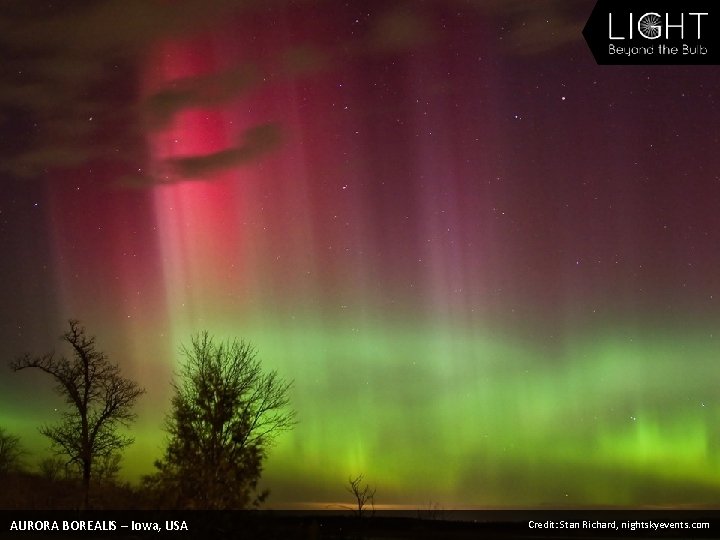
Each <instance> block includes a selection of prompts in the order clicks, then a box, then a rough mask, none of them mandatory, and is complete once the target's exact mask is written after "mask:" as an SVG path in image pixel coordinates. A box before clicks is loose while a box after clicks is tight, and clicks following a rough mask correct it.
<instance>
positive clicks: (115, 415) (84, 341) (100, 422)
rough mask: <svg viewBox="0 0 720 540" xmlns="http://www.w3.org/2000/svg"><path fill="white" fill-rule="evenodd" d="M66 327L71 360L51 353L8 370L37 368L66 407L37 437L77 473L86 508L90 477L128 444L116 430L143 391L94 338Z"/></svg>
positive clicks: (25, 358)
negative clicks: (49, 379) (51, 381)
mask: <svg viewBox="0 0 720 540" xmlns="http://www.w3.org/2000/svg"><path fill="white" fill-rule="evenodd" d="M69 325H70V329H69V330H68V331H67V332H65V334H63V336H62V340H63V341H66V342H67V343H68V344H70V346H71V347H72V350H73V357H72V358H71V359H67V358H65V357H64V356H63V357H60V358H55V355H54V353H49V354H46V355H44V356H41V357H38V358H33V357H31V356H30V355H28V354H26V355H24V356H23V357H21V358H18V359H17V360H15V361H14V362H12V364H11V367H12V369H13V370H14V371H20V370H23V369H27V368H37V369H40V370H41V371H44V372H45V373H47V374H49V375H51V376H52V377H53V378H54V379H55V381H56V382H57V386H56V387H55V390H56V392H57V393H58V394H60V395H61V396H63V397H64V398H65V401H66V403H67V404H68V405H69V408H68V410H67V411H65V412H64V413H63V416H62V420H61V421H60V423H59V424H57V425H54V426H48V425H45V426H43V427H42V428H40V433H42V434H43V435H45V436H46V437H47V438H49V439H50V441H52V444H53V447H55V449H56V450H57V452H58V453H59V454H64V455H66V456H67V457H68V458H69V465H71V466H77V467H78V468H79V469H80V472H81V478H82V486H83V504H84V506H85V507H86V508H87V507H88V506H89V498H90V478H91V477H92V476H93V475H95V474H96V472H99V470H98V467H99V466H101V465H104V464H106V463H109V462H112V461H114V460H115V459H116V458H115V457H114V455H115V454H118V453H119V452H120V451H121V450H122V449H123V448H125V447H126V446H128V445H129V444H131V443H132V442H133V439H132V438H131V437H127V436H124V435H121V434H120V433H118V428H119V427H120V426H128V425H129V424H130V422H132V421H133V420H134V419H135V417H136V415H135V413H134V412H133V407H134V405H135V402H136V401H137V398H138V397H140V395H142V394H143V393H144V392H145V390H143V389H142V388H140V387H139V386H138V385H137V384H136V383H135V382H133V381H131V380H130V379H126V378H124V377H122V376H121V375H120V368H119V367H118V366H117V365H116V364H111V363H110V362H109V360H108V358H107V356H106V355H105V353H102V352H100V351H97V350H96V349H95V338H94V337H87V336H86V335H85V328H84V327H83V326H81V325H80V322H79V321H76V320H70V321H69Z"/></svg>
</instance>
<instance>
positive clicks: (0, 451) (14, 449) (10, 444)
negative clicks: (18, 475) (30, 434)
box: [0, 427, 25, 476]
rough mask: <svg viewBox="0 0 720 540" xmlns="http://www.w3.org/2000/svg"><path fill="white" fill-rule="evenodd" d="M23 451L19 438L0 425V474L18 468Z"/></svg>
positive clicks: (20, 464)
mask: <svg viewBox="0 0 720 540" xmlns="http://www.w3.org/2000/svg"><path fill="white" fill-rule="evenodd" d="M24 453H25V452H24V451H23V449H22V446H21V445H20V439H19V438H18V437H16V436H15V435H11V434H10V433H8V432H7V431H6V430H5V428H1V427H0V476H1V475H3V474H7V473H9V472H11V471H16V470H18V469H20V467H21V466H22V456H23V454H24Z"/></svg>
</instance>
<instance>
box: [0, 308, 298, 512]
mask: <svg viewBox="0 0 720 540" xmlns="http://www.w3.org/2000/svg"><path fill="white" fill-rule="evenodd" d="M61 339H62V341H64V342H65V343H67V344H68V345H69V346H70V349H71V351H72V355H71V356H69V357H66V356H59V357H58V356H56V355H55V353H48V354H45V355H42V356H32V355H30V354H25V355H23V356H21V357H20V358H17V359H15V360H14V361H13V362H11V364H10V367H11V369H13V370H14V371H23V370H26V369H37V370H40V371H42V372H44V373H46V374H47V375H49V376H50V377H51V378H52V379H53V380H54V382H55V391H56V392H57V394H59V395H60V396H61V397H62V398H63V399H64V401H65V404H66V408H65V410H64V411H63V412H62V413H61V418H60V420H59V421H58V422H57V423H55V424H47V425H43V426H42V427H40V433H42V434H43V435H44V436H45V437H47V438H48V439H49V440H50V443H51V446H52V449H53V450H54V452H55V454H56V456H57V458H56V459H55V460H51V461H46V462H44V463H45V466H49V464H52V463H55V465H56V466H57V465H59V463H58V460H60V459H61V460H62V463H63V464H64V467H65V469H66V470H70V471H72V472H74V473H75V474H76V475H77V476H79V478H80V481H81V482H80V484H81V493H82V499H81V501H80V504H81V506H82V507H85V508H89V507H90V506H91V502H92V498H91V487H92V485H93V483H94V481H95V480H96V479H97V478H102V477H103V476H106V475H108V471H110V475H112V472H116V471H117V470H118V468H119V462H120V457H121V454H122V451H123V449H124V448H126V447H127V446H128V445H130V444H131V443H132V442H133V438H132V437H130V436H128V435H126V434H125V432H124V430H123V428H128V427H129V426H130V424H131V423H132V422H133V421H134V420H135V419H136V416H137V415H136V413H135V412H134V409H135V406H136V404H137V402H138V400H139V399H140V398H141V396H142V395H143V394H144V393H145V389H143V388H142V387H140V386H139V385H138V384H137V382H135V381H133V380H131V379H129V378H126V377H124V376H123V375H122V374H121V372H120V367H119V366H118V365H117V364H115V363H112V362H111V361H110V360H109V358H108V357H107V355H106V354H105V353H103V352H102V351H99V350H98V349H97V346H96V340H95V337H91V336H88V335H87V332H86V329H85V327H84V326H82V325H81V324H80V322H79V321H77V320H70V321H69V329H68V330H67V331H66V332H65V333H64V334H63V335H62V337H61ZM180 354H181V357H182V362H181V364H180V368H179V370H178V372H177V373H176V376H175V378H174V380H173V382H172V391H173V395H172V399H171V408H170V412H169V413H168V414H167V416H166V420H165V431H166V432H167V435H168V437H167V443H166V446H165V449H164V452H163V454H162V457H161V458H160V459H158V460H157V461H156V462H155V472H154V473H153V474H150V475H148V476H146V477H144V478H143V483H142V486H143V490H144V491H145V492H146V494H148V496H149V497H150V498H151V500H152V501H153V504H154V505H155V506H158V507H165V508H193V509H231V508H246V507H249V506H253V505H257V504H259V503H260V502H262V501H263V500H264V499H265V498H266V497H267V494H268V492H267V491H261V490H259V488H258V482H259V479H260V476H261V473H262V463H263V460H264V458H265V457H266V456H267V452H268V450H269V448H270V447H271V446H272V443H273V441H274V439H275V438H276V436H277V435H279V434H280V433H281V432H284V431H287V430H289V429H291V428H292V427H293V426H294V425H295V423H296V411H294V410H293V409H292V408H291V407H290V406H289V390H290V388H291V386H292V382H288V381H285V380H284V379H283V378H281V377H280V376H279V374H278V373H277V371H275V370H273V371H269V372H266V371H264V370H263V369H262V365H261V362H260V360H259V359H258V357H257V351H256V349H255V348H254V347H253V346H252V345H251V344H250V343H248V342H246V341H244V340H237V339H232V340H226V341H220V340H216V339H214V338H213V337H212V336H211V335H210V334H209V333H208V332H207V331H203V332H199V333H197V334H195V335H193V336H192V337H191V338H190V342H189V344H187V345H182V346H181V348H180ZM21 458H22V449H21V447H20V444H19V439H18V438H17V437H14V436H12V435H10V434H9V433H7V432H5V431H4V430H3V429H2V428H0V474H5V473H7V472H8V471H9V470H10V469H12V468H13V467H14V466H17V465H18V463H19V462H20V460H21ZM50 468H51V467H50Z"/></svg>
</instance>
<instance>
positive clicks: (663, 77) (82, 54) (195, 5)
mask: <svg viewBox="0 0 720 540" xmlns="http://www.w3.org/2000/svg"><path fill="white" fill-rule="evenodd" d="M57 4H60V5H55V3H52V2H51V3H48V2H40V1H35V0H27V1H25V0H22V1H21V0H17V1H16V0H8V1H5V2H3V7H2V8H0V52H1V53H2V58H3V62H2V64H3V65H2V67H0V74H1V76H0V107H1V108H0V306H2V307H0V344H1V346H0V351H2V356H3V357H4V358H5V360H6V361H8V362H9V361H10V360H12V359H13V358H15V357H16V356H17V355H18V354H21V353H23V352H31V353H36V354H40V353H43V352H46V351H48V350H52V349H53V348H58V352H60V350H61V347H62V345H61V343H60V342H59V341H58V337H59V336H60V335H61V334H62V332H64V331H65V328H66V321H67V319H69V318H78V319H80V320H81V321H82V322H83V323H84V324H85V325H86V327H87V329H88V332H89V333H90V334H93V335H95V336H97V340H98V346H99V347H100V348H101V349H103V350H104V351H106V352H107V353H108V354H109V356H110V358H111V360H113V361H116V362H118V363H119V364H120V365H121V367H122V369H123V372H124V374H125V375H127V376H129V377H132V378H134V379H136V380H137V381H138V382H139V383H140V384H141V385H143V386H144V387H145V388H146V389H147V394H146V395H145V396H143V397H142V398H141V401H140V404H139V406H138V412H139V420H138V422H137V424H136V425H135V426H134V428H133V431H132V432H133V435H134V436H135V438H136V442H135V444H134V445H133V446H131V447H130V448H129V449H128V450H127V451H126V453H125V460H124V469H123V473H124V475H125V476H126V477H127V478H129V479H137V478H138V477H139V476H140V475H141V474H145V473H149V472H151V471H152V469H153V467H152V463H153V460H154V459H156V458H158V457H160V455H161V449H162V445H163V441H164V435H163V432H162V425H163V417H164V414H165V413H166V412H168V410H169V397H170V381H171V379H172V375H173V370H174V367H175V366H176V363H177V362H178V361H179V359H180V357H179V355H178V354H177V351H178V348H179V346H180V344H181V343H183V342H188V340H189V337H190V335H191V334H192V333H193V332H196V331H199V330H204V329H207V330H209V331H210V332H211V333H213V334H215V335H216V336H218V337H223V338H224V337H238V338H245V339H247V340H250V341H252V342H253V343H254V344H255V345H256V346H257V348H258V351H259V356H260V358H261V359H262V360H263V363H264V365H265V366H266V367H267V368H268V369H271V368H274V369H278V370H279V372H280V374H281V375H282V376H284V377H285V378H287V379H292V380H294V381H295V384H294V387H293V390H292V394H291V401H292V404H293V406H294V408H295V409H296V410H297V413H298V420H299V424H298V425H297V426H296V428H295V429H294V430H293V431H292V432H290V433H287V434H284V435H283V436H282V437H281V438H280V439H279V440H278V442H277V445H276V446H275V447H274V448H273V450H272V451H271V453H270V457H269V459H268V460H267V462H266V466H265V472H264V475H263V483H264V485H266V486H267V487H269V488H270V489H271V491H272V494H271V497H270V499H269V505H270V506H283V505H289V504H295V503H322V504H325V503H328V504H329V503H334V502H338V501H344V502H348V494H347V493H346V492H345V491H344V484H345V483H346V481H347V478H348V477H349V476H356V475H357V474H360V473H363V474H364V475H365V478H366V479H367V480H368V482H370V483H371V484H373V485H375V486H377V495H376V502H377V503H380V504H413V505H420V506H426V505H427V504H428V502H429V501H434V502H437V503H439V504H440V505H443V506H444V507H445V508H453V507H461V506H517V505H527V506H533V507H536V506H541V505H556V506H557V505H563V506H573V505H630V506H636V505H637V506H644V505H708V504H716V503H717V502H718V500H719V498H720V390H718V383H719V382H720V364H719V363H718V359H719V358H718V357H719V356H720V329H719V328H718V323H719V322H720V210H719V209H720V144H719V141H718V138H719V137H720V128H719V127H718V126H720V110H719V109H718V102H717V100H718V98H720V94H718V92H720V71H719V70H718V68H717V66H696V67H682V66H666V67H643V66H636V67H619V66H597V65H596V64H595V61H594V59H593V57H592V55H591V53H590V51H589V49H588V48H587V46H586V44H585V42H584V41H583V40H582V37H581V33H580V32H581V29H582V26H583V25H584V23H585V21H586V19H587V17H588V15H589V13H590V11H591V9H592V7H593V2H592V1H589V0H588V1H586V0H576V1H573V0H566V1H562V2H561V1H559V0H558V1H554V0H543V1H540V0H532V1H530V0H527V1H521V0H488V1H480V0H478V1H477V2H473V1H471V0H464V1H460V0H458V1H452V0H444V1H442V0H437V1H432V0H424V1H421V0H417V1H408V2H388V1H387V0H383V1H381V0H371V1H368V0H357V1H350V2H341V1H334V0H332V1H331V0H328V1H325V2H323V1H319V0H318V1H314V2H311V1H301V0H295V1H276V2H251V1H246V2H239V1H229V0H203V1H200V0H184V1H177V2H164V1H160V0H104V1H97V2H87V1H79V2H72V3H67V4H72V6H68V5H65V4H66V3H65V2H58V3H57ZM63 352H65V351H64V350H63ZM57 407H62V401H61V400H60V398H58V397H56V396H55V395H54V394H53V393H52V383H51V381H49V380H47V378H45V377H43V376H42V374H40V373H38V374H34V373H28V372H22V373H12V372H11V371H10V369H7V370H6V371H5V372H4V373H2V374H0V426H3V427H5V428H6V429H8V430H9V431H10V432H12V433H15V434H17V435H19V436H20V437H21V438H22V441H23V443H24V444H25V445H26V447H27V448H28V449H30V450H31V451H32V454H31V455H30V459H29V461H32V460H33V459H38V458H40V457H42V456H43V455H45V454H44V453H45V452H47V441H45V440H43V438H42V437H41V436H40V435H39V433H38V432H37V428H38V426H39V425H40V424H42V423H43V422H48V421H52V420H53V415H57V414H58V413H57V412H56V408H57Z"/></svg>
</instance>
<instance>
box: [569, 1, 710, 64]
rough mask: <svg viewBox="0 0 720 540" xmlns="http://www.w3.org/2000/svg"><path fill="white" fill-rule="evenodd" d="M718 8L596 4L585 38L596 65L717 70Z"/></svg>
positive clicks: (698, 4)
mask: <svg viewBox="0 0 720 540" xmlns="http://www.w3.org/2000/svg"><path fill="white" fill-rule="evenodd" d="M719 30H720V2H717V1H708V0H687V1H683V2H680V1H667V0H654V1H653V0H640V1H637V0H633V1H632V2H628V1H625V0H622V1H621V0H598V2H597V4H596V5H595V8H594V9H593V11H592V13H591V14H590V18H589V19H588V22H587V24H586V25H585V28H584V29H583V36H584V37H585V41H587V44H588V46H589V47H590V50H591V51H592V54H593V56H594V57H595V60H596V61H597V63H598V64H613V65H703V64H704V65H708V64H712V65H717V64H720V31H719Z"/></svg>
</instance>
